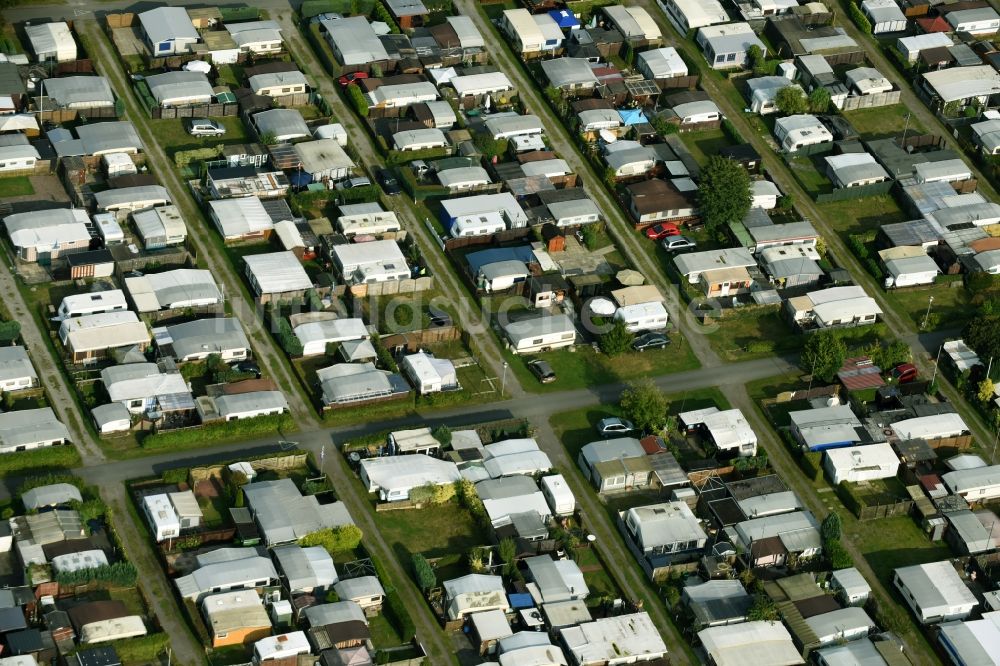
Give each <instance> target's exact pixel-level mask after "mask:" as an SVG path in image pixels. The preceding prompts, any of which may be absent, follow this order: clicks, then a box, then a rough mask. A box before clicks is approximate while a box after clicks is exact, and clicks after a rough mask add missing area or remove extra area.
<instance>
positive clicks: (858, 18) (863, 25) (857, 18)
mask: <svg viewBox="0 0 1000 666" xmlns="http://www.w3.org/2000/svg"><path fill="white" fill-rule="evenodd" d="M847 13H848V14H850V15H851V20H852V21H854V25H856V26H858V27H859V28H860V29H861V30H863V31H864V32H867V33H868V34H869V35H870V34H872V24H871V21H869V20H868V17H867V16H865V15H864V12H862V11H861V8H860V7H858V6H857V5H856V4H855V3H854V1H853V0H851V1H850V2H848V3H847Z"/></svg>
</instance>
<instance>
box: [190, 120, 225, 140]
mask: <svg viewBox="0 0 1000 666" xmlns="http://www.w3.org/2000/svg"><path fill="white" fill-rule="evenodd" d="M187 133H188V134H190V135H191V136H222V135H223V134H225V133H226V128H225V127H223V125H222V123H220V122H219V121H218V120H212V119H211V118H192V119H191V120H189V121H188V122H187Z"/></svg>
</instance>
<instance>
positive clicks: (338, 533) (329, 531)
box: [299, 525, 362, 555]
mask: <svg viewBox="0 0 1000 666" xmlns="http://www.w3.org/2000/svg"><path fill="white" fill-rule="evenodd" d="M361 536H362V534H361V528H360V527H358V526H357V525H341V526H340V527H327V528H324V529H321V530H317V531H316V532H313V533H312V534H307V535H305V536H304V537H302V538H301V539H299V545H300V546H302V547H303V548H308V547H309V546H322V547H323V548H325V549H326V551H327V552H328V553H330V554H331V555H333V554H334V553H343V552H346V551H350V550H354V549H355V548H357V547H358V544H360V543H361Z"/></svg>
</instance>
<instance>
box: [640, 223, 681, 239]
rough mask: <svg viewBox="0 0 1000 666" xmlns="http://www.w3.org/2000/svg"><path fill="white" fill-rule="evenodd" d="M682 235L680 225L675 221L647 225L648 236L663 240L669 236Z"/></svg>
mask: <svg viewBox="0 0 1000 666" xmlns="http://www.w3.org/2000/svg"><path fill="white" fill-rule="evenodd" d="M680 235H681V230H680V227H678V226H677V225H676V224H674V223H673V222H663V223H661V224H654V225H653V226H651V227H646V238H651V239H653V240H663V239H664V238H667V237H668V236H680Z"/></svg>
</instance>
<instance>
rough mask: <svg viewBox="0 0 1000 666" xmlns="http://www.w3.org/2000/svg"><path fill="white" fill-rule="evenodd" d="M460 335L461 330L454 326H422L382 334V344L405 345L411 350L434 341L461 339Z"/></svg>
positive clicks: (391, 346)
mask: <svg viewBox="0 0 1000 666" xmlns="http://www.w3.org/2000/svg"><path fill="white" fill-rule="evenodd" d="M461 337H462V331H461V330H459V329H458V328H456V327H455V326H438V327H436V328H424V329H421V330H419V331H408V332H406V333H393V334H391V335H383V336H382V346H383V347H385V348H386V349H396V348H397V347H406V348H408V349H410V350H413V349H416V348H419V347H421V346H423V345H429V344H434V343H435V342H452V341H454V340H459V339H461Z"/></svg>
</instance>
